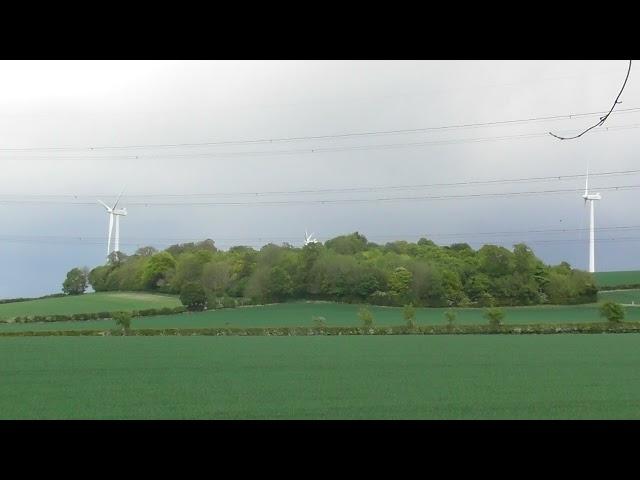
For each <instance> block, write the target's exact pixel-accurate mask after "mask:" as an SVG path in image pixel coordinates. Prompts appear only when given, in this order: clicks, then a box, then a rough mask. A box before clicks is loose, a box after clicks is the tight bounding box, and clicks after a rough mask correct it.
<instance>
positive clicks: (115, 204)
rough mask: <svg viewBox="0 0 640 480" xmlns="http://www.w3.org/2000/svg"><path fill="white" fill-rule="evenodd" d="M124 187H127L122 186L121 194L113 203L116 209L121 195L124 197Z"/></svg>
mask: <svg viewBox="0 0 640 480" xmlns="http://www.w3.org/2000/svg"><path fill="white" fill-rule="evenodd" d="M124 189H125V187H122V191H121V192H120V195H118V199H117V200H116V203H114V204H113V208H114V210H115V208H116V207H117V206H118V202H119V201H120V197H122V194H123V193H124Z"/></svg>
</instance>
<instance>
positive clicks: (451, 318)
mask: <svg viewBox="0 0 640 480" xmlns="http://www.w3.org/2000/svg"><path fill="white" fill-rule="evenodd" d="M456 317H457V314H456V311H455V310H452V309H449V310H445V312H444V318H445V319H446V320H447V325H448V326H450V327H452V326H453V324H454V322H455V321H456Z"/></svg>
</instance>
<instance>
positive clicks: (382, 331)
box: [0, 322, 640, 337]
mask: <svg viewBox="0 0 640 480" xmlns="http://www.w3.org/2000/svg"><path fill="white" fill-rule="evenodd" d="M572 333H573V334H576V333H577V334H598V333H600V334H602V333H640V322H620V323H609V322H599V323H567V324H546V325H543V324H535V325H501V326H495V325H487V324H485V325H428V326H417V327H410V326H407V325H397V326H391V327H373V326H371V327H358V326H354V327H326V326H313V327H281V328H269V327H252V328H237V327H229V328H222V327H221V328H164V329H152V328H145V329H134V330H130V331H128V332H127V335H130V336H194V335H204V336H316V335H320V336H323V335H531V334H534V335H553V334H572ZM119 335H122V331H121V330H118V329H113V330H104V331H101V330H52V331H30V332H0V336H4V337H16V336H18V337H19V336H27V337H29V336H119Z"/></svg>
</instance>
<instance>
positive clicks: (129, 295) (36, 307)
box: [0, 292, 181, 320]
mask: <svg viewBox="0 0 640 480" xmlns="http://www.w3.org/2000/svg"><path fill="white" fill-rule="evenodd" d="M179 305H181V303H180V300H178V297H176V296H171V295H154V294H151V293H138V292H102V293H87V294H84V295H73V296H68V297H56V298H44V299H42V300H29V301H27V302H15V303H4V304H0V320H2V319H7V318H13V317H16V316H19V315H21V316H22V315H71V314H74V313H93V312H113V311H115V310H129V311H130V310H142V309H145V308H162V307H177V306H179Z"/></svg>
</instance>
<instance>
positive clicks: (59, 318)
mask: <svg viewBox="0 0 640 480" xmlns="http://www.w3.org/2000/svg"><path fill="white" fill-rule="evenodd" d="M186 310H187V309H186V308H185V307H184V306H182V305H181V306H178V307H163V308H147V309H144V310H133V311H132V312H131V315H132V316H133V317H152V316H157V315H175V314H178V313H184V312H186ZM114 313H116V312H92V313H74V314H72V315H32V316H18V317H14V318H13V319H9V320H3V322H4V323H9V322H11V321H13V322H14V323H35V322H38V323H42V322H83V321H87V320H103V319H109V318H113V315H114Z"/></svg>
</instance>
